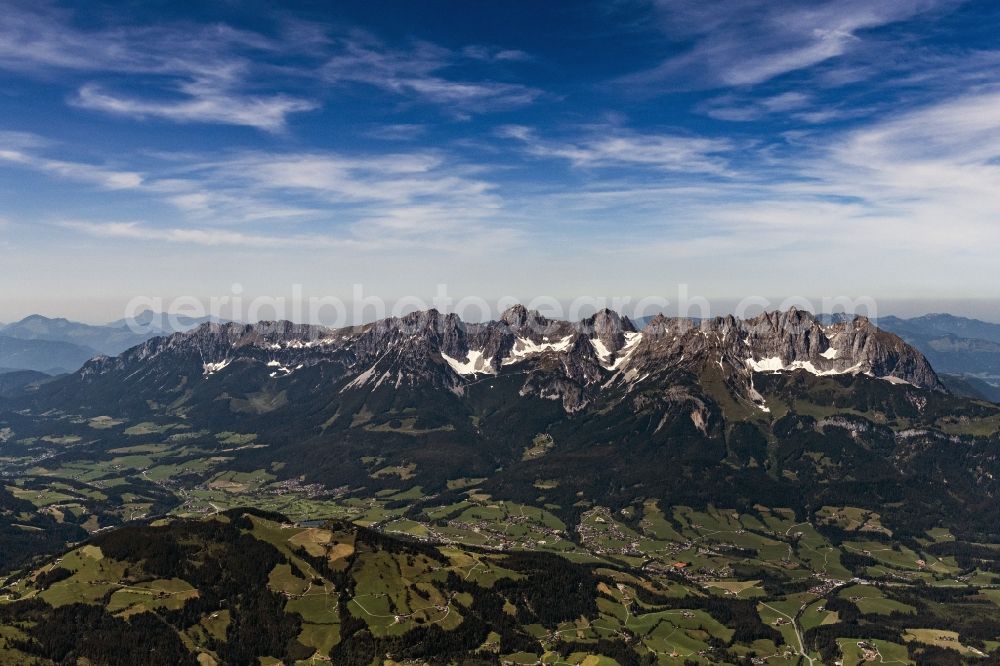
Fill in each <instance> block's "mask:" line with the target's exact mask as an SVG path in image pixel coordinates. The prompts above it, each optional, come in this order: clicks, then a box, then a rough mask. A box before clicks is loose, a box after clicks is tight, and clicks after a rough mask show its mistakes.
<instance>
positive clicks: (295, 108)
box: [71, 83, 318, 132]
mask: <svg viewBox="0 0 1000 666" xmlns="http://www.w3.org/2000/svg"><path fill="white" fill-rule="evenodd" d="M179 92H181V93H184V94H185V95H186V96H185V98H183V99H181V100H178V101H152V100H142V99H136V98H129V97H122V96H118V95H115V94H114V93H110V92H106V91H104V90H103V89H101V88H100V87H99V86H96V85H93V84H88V85H85V86H83V87H82V88H80V91H79V93H78V94H77V95H76V97H74V98H73V99H72V100H71V101H72V103H73V104H74V105H76V106H79V107H81V108H84V109H92V110H95V111H105V112H107V113H112V114H116V115H122V116H130V117H133V118H164V119H166V120H170V121H173V122H179V123H190V122H197V123H218V124H225V125H244V126H246V127H255V128H257V129H260V130H266V131H269V132H275V131H280V130H282V129H284V127H285V118H286V117H287V116H288V115H289V114H291V113H298V112H302V111H311V110H313V109H315V108H316V107H317V106H318V105H317V104H316V103H314V102H310V101H306V100H302V99H295V98H292V97H287V96H285V95H271V96H266V97H257V96H249V95H238V94H233V93H232V92H228V91H225V90H220V89H215V88H213V87H212V86H210V85H205V84H193V83H189V84H182V85H181V86H180V88H179Z"/></svg>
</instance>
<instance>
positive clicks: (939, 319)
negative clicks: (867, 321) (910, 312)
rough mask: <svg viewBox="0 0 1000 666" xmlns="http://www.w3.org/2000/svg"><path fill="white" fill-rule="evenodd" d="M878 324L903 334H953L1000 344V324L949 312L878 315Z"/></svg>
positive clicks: (925, 335) (929, 335) (933, 335)
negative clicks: (905, 315)
mask: <svg viewBox="0 0 1000 666" xmlns="http://www.w3.org/2000/svg"><path fill="white" fill-rule="evenodd" d="M878 323H879V326H881V327H882V328H885V329H888V330H890V331H893V332H894V333H896V334H898V335H901V336H903V337H904V338H905V337H906V335H912V336H915V337H918V336H919V337H931V338H933V337H937V336H947V335H953V336H955V337H959V338H971V339H975V340H988V341H990V342H995V343H997V344H1000V324H991V323H990V322H986V321H980V320H978V319H969V318H967V317H956V316H954V315H950V314H928V315H924V316H922V317H914V318H913V319H900V318H898V317H880V318H879V320H878Z"/></svg>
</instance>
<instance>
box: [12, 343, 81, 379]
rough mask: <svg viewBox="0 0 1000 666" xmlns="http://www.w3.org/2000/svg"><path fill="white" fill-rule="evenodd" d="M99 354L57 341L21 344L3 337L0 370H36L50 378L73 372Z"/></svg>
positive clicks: (79, 346)
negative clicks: (0, 368) (50, 376)
mask: <svg viewBox="0 0 1000 666" xmlns="http://www.w3.org/2000/svg"><path fill="white" fill-rule="evenodd" d="M99 355H100V354H99V353H98V352H97V350H95V349H93V348H90V347H84V346H82V345H77V344H73V343H71V342H62V341H57V340H22V339H20V338H15V337H10V336H7V335H2V334H0V367H2V368H9V369H11V370H36V371H39V372H44V373H46V374H49V375H59V374H65V373H67V372H73V371H74V370H77V369H78V368H79V367H80V366H82V365H83V364H84V363H85V362H87V361H88V360H90V359H91V358H93V357H95V356H99Z"/></svg>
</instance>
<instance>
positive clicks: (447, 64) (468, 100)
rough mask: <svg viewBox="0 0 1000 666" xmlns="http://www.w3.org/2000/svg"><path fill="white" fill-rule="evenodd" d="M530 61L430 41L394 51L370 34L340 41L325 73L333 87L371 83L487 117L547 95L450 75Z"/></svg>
mask: <svg viewBox="0 0 1000 666" xmlns="http://www.w3.org/2000/svg"><path fill="white" fill-rule="evenodd" d="M526 57H527V56H526V54H523V53H522V52H520V51H495V50H490V49H486V48H484V47H476V46H472V47H466V48H465V49H463V50H462V51H459V52H453V51H450V50H448V49H445V48H442V47H440V46H436V45H434V44H431V43H429V42H420V41H418V42H414V43H413V44H412V45H411V46H410V47H409V48H405V49H404V48H390V47H388V46H386V45H385V44H383V43H382V42H380V41H379V40H377V39H375V38H373V37H371V36H369V35H364V34H355V35H354V36H352V37H349V38H346V39H344V40H342V41H341V42H340V49H339V52H337V53H335V54H334V55H333V56H332V57H331V58H330V59H329V60H328V61H327V62H326V64H325V65H323V67H322V69H321V76H322V77H323V78H324V79H325V80H326V81H328V82H330V83H334V84H337V83H355V84H365V85H368V86H372V87H375V88H379V89H381V90H384V91H387V92H390V93H394V94H397V95H401V96H405V97H410V98H415V99H418V100H421V101H424V102H427V103H432V104H437V105H443V106H447V107H448V108H451V109H455V110H457V111H461V112H484V111H490V110H499V109H510V108H516V107H520V106H525V105H527V104H531V103H532V102H534V101H535V100H536V99H538V98H539V97H540V96H541V95H542V91H541V90H538V89H536V88H532V87H530V86H526V85H523V84H520V83H508V82H504V81H495V80H486V79H475V80H474V79H464V78H460V77H457V76H454V75H449V74H448V70H449V69H451V68H454V67H456V66H458V65H462V64H468V62H469V61H489V62H512V61H518V60H523V59H525V58H526Z"/></svg>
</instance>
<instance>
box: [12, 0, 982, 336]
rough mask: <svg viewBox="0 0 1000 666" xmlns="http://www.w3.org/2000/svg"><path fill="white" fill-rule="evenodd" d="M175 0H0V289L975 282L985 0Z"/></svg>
mask: <svg viewBox="0 0 1000 666" xmlns="http://www.w3.org/2000/svg"><path fill="white" fill-rule="evenodd" d="M195 4H202V3H169V2H144V3H140V2H134V3H101V2H87V3H79V4H73V3H61V4H55V3H49V2H44V1H41V2H40V1H38V0H34V1H32V2H18V1H17V0H13V1H10V0H8V1H7V2H5V3H4V11H3V12H2V15H0V77H2V86H0V251H2V252H3V257H4V270H3V271H2V272H0V293H2V295H3V298H2V299H0V320H11V319H14V318H16V317H19V316H24V315H26V314H28V313H30V312H35V311H42V312H46V313H50V314H67V315H70V316H74V317H77V318H81V319H88V320H100V319H112V318H115V316H116V314H117V313H118V312H120V310H121V307H122V303H124V301H126V300H127V299H128V298H130V297H132V296H135V295H140V294H141V295H156V296H178V295H191V296H195V297H208V296H212V295H216V294H227V293H230V289H231V285H232V284H233V283H237V282H238V283H240V284H241V285H242V286H243V289H244V293H245V294H247V295H255V294H271V295H282V294H285V293H287V292H288V291H289V289H290V288H291V285H292V284H295V283H298V284H302V285H303V286H304V289H305V292H306V293H307V294H317V295H335V296H341V297H347V296H348V295H349V294H350V293H351V289H352V287H351V286H352V285H354V284H359V283H360V284H364V285H365V290H366V293H373V294H377V295H380V296H382V297H384V298H388V299H392V298H397V297H400V296H404V295H417V296H430V295H433V293H434V291H435V289H436V285H438V284H447V285H448V286H449V290H450V293H452V294H454V295H455V296H458V297H460V296H463V295H478V296H483V297H486V298H497V297H500V296H505V295H513V296H519V297H530V296H534V295H538V294H546V295H551V296H554V297H558V298H569V297H573V296H577V295H581V294H590V295H633V296H637V297H641V296H646V295H651V294H666V295H671V294H676V291H677V285H678V284H681V283H683V284H687V285H689V289H690V291H691V292H692V293H697V294H701V295H705V296H708V297H719V298H730V297H735V298H739V297H742V296H746V295H749V294H760V295H766V296H776V295H791V294H795V295H802V296H810V297H813V296H817V297H818V296H826V295H850V296H860V295H870V296H874V297H877V298H887V299H903V298H938V299H941V298H987V299H988V298H994V299H995V298H996V297H997V296H998V293H997V286H996V285H997V284H998V278H1000V262H998V261H997V258H996V252H997V251H996V248H997V246H998V244H1000V224H998V222H1000V4H998V3H996V2H993V1H979V2H976V1H968V2H961V1H959V0H893V1H887V0H883V1H879V0H835V1H828V2H820V1H797V2H792V1H788V0H729V1H727V2H705V1H700V2H697V1H692V0H676V1H675V0H647V1H640V0H635V1H629V0H615V1H610V2H609V1H604V2H594V3H586V2H546V3H481V2H426V3H415V2H337V3H308V4H303V5H301V6H300V5H295V4H291V3H288V4H283V5H281V6H278V5H277V4H275V3H264V2H260V3H241V2H219V3H204V4H206V5H209V6H208V7H207V8H203V9H201V10H198V11H193V10H192V9H191V5H195ZM319 4H322V5H327V6H328V7H326V8H324V9H323V10H322V11H320V10H318V9H316V6H317V5H319Z"/></svg>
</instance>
